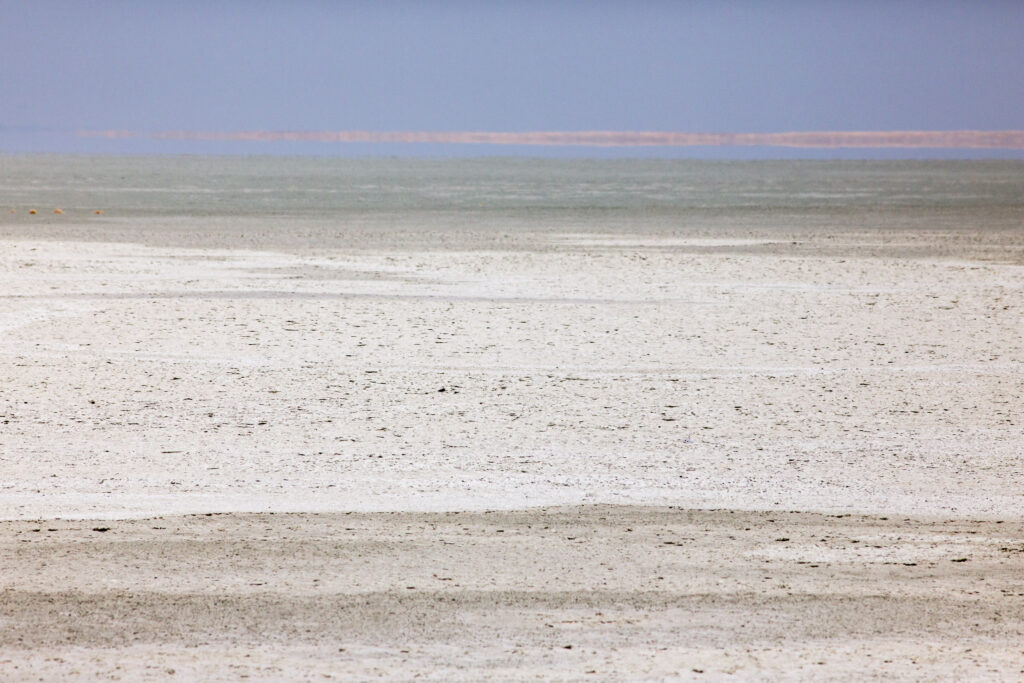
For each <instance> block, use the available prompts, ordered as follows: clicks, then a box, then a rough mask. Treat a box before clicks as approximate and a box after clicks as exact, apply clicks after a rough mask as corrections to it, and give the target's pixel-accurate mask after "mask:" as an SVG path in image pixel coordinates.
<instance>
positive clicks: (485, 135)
mask: <svg viewBox="0 0 1024 683" xmlns="http://www.w3.org/2000/svg"><path fill="white" fill-rule="evenodd" d="M77 135H78V137H83V138H104V139H111V140H115V139H128V138H148V139H155V140H181V141H235V142H278V141H288V142H334V143H425V144H469V145H525V146H583V147H802V148H819V149H838V148H948V149H1024V130H995V131H985V130H944V131H943V130H892V131H793V132H780V133H685V132H670V131H527V132H486V131H371V130H339V131H288V130H276V131H275V130H248V131H186V130H165V131H154V132H146V131H132V130H79V131H77Z"/></svg>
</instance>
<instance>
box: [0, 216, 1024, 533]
mask: <svg viewBox="0 0 1024 683" xmlns="http://www.w3.org/2000/svg"><path fill="white" fill-rule="evenodd" d="M73 233H74V231H72V234H73ZM79 234H81V231H79ZM536 239H537V244H538V248H536V249H534V250H514V251H512V250H510V251H500V250H473V251H463V252H460V251H452V250H441V249H437V250H433V251H403V250H402V249H401V248H400V246H394V247H392V248H390V249H380V250H366V249H362V250H350V251H343V250H319V251H316V252H311V251H308V250H307V251H305V252H303V251H296V252H294V253H286V252H272V251H252V250H250V251H238V250H230V249H186V248H173V247H162V248H158V247H144V246H139V245H131V244H116V243H113V244H112V243H102V242H95V243H84V242H56V241H32V240H29V239H17V240H7V241H5V242H4V243H3V249H2V250H0V360H2V362H3V364H4V367H5V368H6V370H5V373H4V381H3V383H2V384H0V426H2V431H0V445H2V448H3V455H4V457H3V459H2V461H0V518H5V519H37V518H53V517H63V518H125V517H144V516H152V515H160V514H170V513H187V512H230V511H245V512H260V511H305V512H315V511H321V512H337V511H346V510H361V511H373V510H421V511H431V510H433V511H438V510H451V509H464V510H475V509H499V508H500V509H514V508H523V507H529V506H538V505H561V504H581V503H588V504H589V503H618V504H671V505H680V506H685V507H692V508H731V509H752V510H768V509H782V510H815V511H825V512H863V513H894V514H908V515H909V514H913V515H926V516H954V517H958V518H965V517H977V518H990V519H994V518H1017V519H1019V518H1021V517H1022V516H1024V471H1022V469H1021V467H1020V456H1021V453H1022V450H1024V442H1022V437H1021V429H1022V416H1021V410H1020V406H1021V405H1024V334H1022V330H1024V325H1022V304H1021V301H1022V299H1021V296H1020V293H1021V291H1022V290H1024V268H1022V267H1021V266H1020V265H1016V264H1014V263H996V262H987V261H977V262H964V261H949V260H942V259H928V258H896V257H885V256H884V255H883V256H878V257H855V258H847V257H845V256H839V255H835V254H830V253H824V252H823V253H820V254H816V252H814V251H813V250H810V252H808V251H807V250H806V249H805V250H804V251H803V252H802V255H801V256H799V257H798V256H794V255H792V254H790V253H788V252H787V251H786V250H787V248H788V245H774V244H773V243H771V242H770V241H769V242H766V243H765V244H766V245H767V246H766V247H765V248H766V251H764V252H763V253H745V252H743V251H729V250H728V249H726V250H725V251H723V252H722V253H691V252H689V251H687V241H686V240H676V241H671V240H670V241H669V242H667V243H666V244H662V242H664V240H662V241H661V242H659V241H658V240H654V242H652V243H650V244H647V243H645V242H644V240H643V239H641V238H636V239H634V240H633V241H630V240H628V239H626V238H625V237H624V238H621V240H624V243H623V244H622V245H618V246H616V240H614V239H613V240H604V241H601V240H597V242H595V243H591V242H588V241H587V240H586V239H583V238H581V237H580V236H579V235H565V236H559V235H553V236H552V235H549V236H539V237H537V238H536ZM545 239H546V240H548V243H549V244H550V245H551V247H550V248H546V247H544V244H545V241H544V240H545ZM844 239H845V240H847V241H851V240H852V241H854V242H855V241H857V239H859V240H860V241H861V242H864V241H865V239H866V238H865V237H864V236H860V237H857V236H852V237H851V236H850V235H847V236H845V237H844ZM931 239H933V240H935V242H936V250H937V251H941V250H942V249H943V246H942V240H941V238H938V237H933V238H931ZM755 241H756V240H755ZM699 242H700V245H699V246H700V247H702V248H703V247H706V246H708V244H710V243H711V242H713V240H710V239H708V238H703V239H701V240H699ZM735 242H736V240H735V239H724V240H723V245H725V246H726V247H728V246H729V245H734V243H735ZM606 243H607V244H606ZM609 245H611V246H609ZM861 246H863V245H861ZM947 251H948V250H947Z"/></svg>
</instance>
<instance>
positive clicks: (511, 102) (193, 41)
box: [0, 0, 1024, 158]
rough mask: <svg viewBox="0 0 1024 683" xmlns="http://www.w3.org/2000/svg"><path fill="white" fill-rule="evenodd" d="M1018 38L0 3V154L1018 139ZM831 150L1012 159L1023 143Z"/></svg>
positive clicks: (984, 19) (684, 6)
mask: <svg viewBox="0 0 1024 683" xmlns="http://www.w3.org/2000/svg"><path fill="white" fill-rule="evenodd" d="M1022 35H1024V2H1019V1H1016V2H994V1H993V2H942V1H941V0H935V1H932V2H911V1H898V0H894V1H887V2H872V1H870V0H865V1H858V2H827V1H820V2H795V1H790V2H787V1H785V0H781V1H779V2H728V1H719V2H639V1H633V2H600V1H595V2H559V1H557V0H554V1H550V2H526V1H523V2H511V1H509V2H502V1H500V0H496V1H493V2H431V1H429V0H422V1H420V2H387V1H381V2H314V1H311V0H310V1H302V0H294V1H291V2H285V1H283V0H282V1H279V2H269V1H260V0H250V1H246V2H242V1H237V2H233V1H231V0H222V1H219V2H190V1H188V0H179V1H176V2H165V3H156V2H114V1H104V0H96V1H93V2H46V1H45V0H35V1H33V2H27V1H23V0H22V1H18V0H0V151H8V152H17V151H71V152H111V153H117V152H171V153H173V152H187V153H192V152H212V153H224V152H227V153H241V154H248V153H288V154H291V153H303V154H363V153H386V154H456V155H458V154H464V153H465V154H477V153H488V154H494V153H501V152H508V151H509V150H511V149H514V148H518V147H519V146H520V145H517V144H511V145H507V144H497V145H483V146H481V145H468V144H460V143H457V142H455V143H452V142H440V143H435V142H431V143H418V144H417V143H410V142H397V143H385V142H379V141H377V142H337V141H330V140H323V139H320V140H294V139H293V140H281V139H266V138H264V139H257V138H253V137H252V136H250V137H249V138H248V139H232V138H231V134H237V133H240V132H243V133H251V132H254V131H256V132H259V131H295V132H310V131H318V132H332V131H334V132H337V131H392V132H393V131H418V132H424V131H426V132H453V131H456V132H457V131H482V132H494V133H516V132H536V131H542V132H543V131H560V132H566V131H569V132H572V131H613V132H615V131H662V132H682V133H782V132H801V131H803V132H813V131H953V130H982V131H1002V130H1022V129H1024V40H1022V39H1021V36H1022ZM99 131H104V132H106V131H122V134H120V135H119V136H118V135H110V134H107V135H97V134H96V133H97V132H99ZM170 131H185V132H188V133H190V134H195V133H204V134H211V133H214V134H217V135H207V136H206V137H205V138H202V137H201V136H195V135H193V136H192V137H191V138H190V137H189V136H187V135H186V136H182V135H178V136H177V137H174V136H173V135H170V136H169V135H167V133H168V132H170ZM82 132H85V133H84V134H83V133H82ZM89 132H91V133H89ZM154 134H156V137H154ZM161 135H162V137H161ZM218 135H219V136H220V137H217V136H218ZM236 138H237V136H236ZM524 149H525V150H526V153H538V150H540V153H543V154H547V155H559V154H571V155H580V154H581V153H586V150H588V149H589V150H591V152H592V153H594V154H600V155H609V154H610V155H627V156H628V155H633V154H651V153H654V154H667V155H675V156H701V155H711V156H714V155H716V154H725V155H732V156H737V155H738V156H766V155H767V156H788V155H793V154H797V155H801V156H806V155H808V154H811V155H813V154H821V153H822V152H821V151H820V150H810V151H808V150H807V149H805V148H804V149H801V148H796V149H793V148H787V147H764V146H756V145H755V146H751V147H735V146H729V147H724V148H723V147H721V146H720V145H717V144H716V145H706V146H697V147H691V146H686V147H671V146H654V147H645V148H637V147H633V146H624V147H611V148H608V147H605V148H593V147H582V148H581V147H579V146H563V145H552V146H546V147H544V148H538V147H535V146H529V147H525V148H524ZM827 153H828V154H830V155H831V156H837V155H843V154H846V155H854V156H857V155H861V156H863V155H864V154H869V155H870V154H876V155H883V156H884V155H894V154H895V155H899V156H903V155H910V156H914V155H921V154H924V155H938V156H944V155H946V156H950V155H951V156H963V155H965V154H966V155H968V156H993V155H995V156H1009V157H1011V158H1024V152H1022V150H1020V149H1016V150H996V151H991V150H990V151H984V150H981V151H979V150H962V149H961V150H945V151H942V150H935V149H931V148H925V149H921V148H915V149H912V150H907V149H905V148H899V149H890V148H886V149H884V150H874V151H871V150H868V151H867V152H866V151H865V150H864V149H854V150H843V149H838V150H837V149H831V150H829V151H828V152H827Z"/></svg>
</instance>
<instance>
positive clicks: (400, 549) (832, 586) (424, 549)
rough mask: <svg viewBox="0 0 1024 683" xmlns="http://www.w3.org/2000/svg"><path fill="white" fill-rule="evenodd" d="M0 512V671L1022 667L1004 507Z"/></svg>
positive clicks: (151, 675)
mask: <svg viewBox="0 0 1024 683" xmlns="http://www.w3.org/2000/svg"><path fill="white" fill-rule="evenodd" d="M0 528H2V533H3V539H4V540H3V546H2V548H0V558H3V559H2V560H0V571H2V572H3V576H4V577H5V579H4V582H5V592H4V593H3V600H2V602H0V619H2V622H0V623H2V624H3V626H2V629H0V648H2V654H0V668H2V671H3V672H4V677H5V678H6V679H8V680H19V679H23V680H34V679H36V677H42V678H44V679H67V678H74V677H76V676H77V677H86V678H92V677H96V678H108V677H109V678H121V679H123V680H139V679H178V678H180V679H182V680H194V679H196V678H203V679H207V680H236V679H238V678H240V677H243V676H246V677H249V678H252V679H267V680H280V679H305V680H325V679H329V678H339V679H352V678H374V677H378V676H385V677H389V678H398V679H407V678H412V677H414V676H417V675H420V676H427V677H431V678H437V679H442V680H453V679H473V680H478V679H481V678H490V679H494V678H498V679H507V678H516V679H518V678H537V677H540V678H548V679H550V678H555V679H587V680H622V679H662V678H666V677H670V678H674V677H680V678H683V679H693V680H705V679H711V680H715V679H722V678H727V677H739V678H749V677H755V676H756V677H771V678H780V679H811V678H813V679H821V678H835V679H847V678H878V679H891V678H894V677H908V678H915V679H928V678H948V679H960V680H964V679H979V678H1004V679H1014V678H1018V677H1020V676H1021V675H1022V672H1021V662H1022V657H1024V652H1022V642H1024V577H1022V573H1021V565H1022V558H1024V543H1022V542H1021V539H1022V538H1024V525H1022V524H1021V523H1020V522H977V521H975V522H972V521H961V520H949V521H947V520H921V519H908V518H903V517H900V518H886V517H877V516H850V515H847V516H843V515H839V516H830V515H821V514H814V513H786V512H772V513H766V512H736V511H721V510H720V511H691V510H683V509H673V508H663V507H615V506H592V507H570V508H550V509H534V510H530V511H517V512H491V513H488V512H475V513H474V512H457V513H436V514H429V513H369V514H364V513H352V514H314V515H310V514H262V515H251V514H228V515H215V516H204V515H199V516H184V517H182V516H174V517H157V518H152V519H146V520H131V521H108V522H95V521H90V522H86V521H47V522H43V523H38V522H5V523H3V525H2V527H0Z"/></svg>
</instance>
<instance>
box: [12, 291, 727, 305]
mask: <svg viewBox="0 0 1024 683" xmlns="http://www.w3.org/2000/svg"><path fill="white" fill-rule="evenodd" d="M3 299H20V300H28V299H32V300H39V299H47V300H50V299H87V300H88V299H114V300H119V299H374V300H394V299H398V300H404V301H465V302H490V303H512V304H546V303H550V304H603V305H607V304H615V305H620V304H621V305H640V304H643V305H655V304H665V303H672V304H699V305H714V304H718V305H725V302H715V301H696V300H688V299H674V298H666V299H607V298H576V297H528V296H498V295H495V296H487V295H483V294H480V295H451V294H400V293H393V294H392V293H387V292H292V291H288V290H262V289H261V290H227V289H225V290H201V291H178V292H168V291H163V292H73V293H70V294H4V295H0V300H3Z"/></svg>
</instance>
